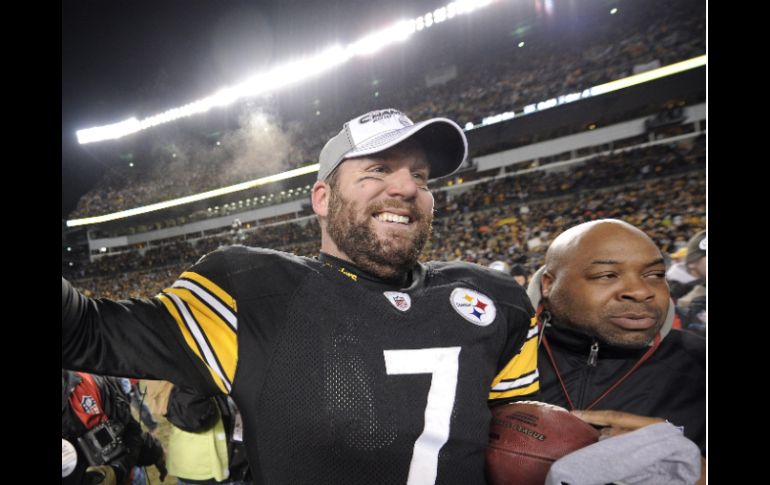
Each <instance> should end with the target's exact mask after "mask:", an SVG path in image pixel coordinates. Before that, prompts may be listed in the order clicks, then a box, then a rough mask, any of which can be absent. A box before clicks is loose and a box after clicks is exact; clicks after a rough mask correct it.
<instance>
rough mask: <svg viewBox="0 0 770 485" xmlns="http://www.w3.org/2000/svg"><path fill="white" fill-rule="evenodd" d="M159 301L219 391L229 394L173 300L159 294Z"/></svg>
mask: <svg viewBox="0 0 770 485" xmlns="http://www.w3.org/2000/svg"><path fill="white" fill-rule="evenodd" d="M158 299H160V301H161V302H163V305H164V306H165V307H166V310H167V311H168V312H169V314H170V315H171V316H172V317H173V318H174V320H176V324H177V325H178V326H179V330H180V331H181V332H182V336H183V337H184V340H185V342H186V343H187V346H188V347H190V349H191V350H192V351H193V352H194V353H195V355H197V356H198V358H199V359H200V360H201V362H203V363H204V364H205V365H206V368H207V369H208V370H209V373H210V374H211V378H212V379H213V380H214V383H215V384H216V385H217V387H219V389H220V390H221V391H222V392H223V393H225V394H227V389H226V388H225V384H224V383H223V382H222V379H220V378H219V376H218V375H217V373H216V372H214V370H213V369H212V368H211V367H210V366H209V365H208V364H207V363H206V360H205V359H204V358H203V356H202V355H201V353H200V350H199V349H198V345H197V344H196V343H195V339H194V338H193V336H192V335H191V334H190V331H189V330H188V329H187V326H186V325H185V324H184V321H183V320H182V316H181V315H179V312H178V311H177V309H176V306H175V305H174V303H173V302H172V301H171V299H170V298H169V297H168V296H166V295H164V294H162V293H161V294H159V295H158Z"/></svg>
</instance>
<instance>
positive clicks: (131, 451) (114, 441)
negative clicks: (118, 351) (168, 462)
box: [62, 369, 166, 485]
mask: <svg viewBox="0 0 770 485" xmlns="http://www.w3.org/2000/svg"><path fill="white" fill-rule="evenodd" d="M119 386H120V384H119V383H118V382H117V381H116V380H115V379H114V378H110V377H102V376H96V375H92V374H87V373H85V372H72V371H68V370H63V369H62V439H63V440H67V442H68V443H69V444H70V445H71V446H73V447H74V449H75V451H76V453H77V455H76V456H77V460H76V463H73V464H70V465H69V466H67V467H66V469H65V463H64V461H63V462H62V484H65V483H66V484H72V485H75V484H77V485H81V484H89V485H90V484H104V485H107V484H123V483H130V478H131V469H132V468H133V467H134V466H146V465H155V466H157V467H158V470H159V471H160V473H161V475H160V476H161V481H163V478H165V475H166V471H165V463H164V454H163V447H162V446H161V444H160V442H158V440H157V439H155V438H154V437H153V436H152V435H150V434H148V433H146V432H144V431H142V428H141V426H140V425H139V423H138V422H137V421H136V419H134V417H133V416H132V415H131V408H130V405H129V403H128V401H127V400H126V398H125V396H124V395H123V393H122V391H121V390H120V387H119ZM67 447H68V449H70V448H69V446H68V445H67ZM64 449H65V445H64V444H63V445H62V450H63V451H62V455H63V458H64ZM65 474H66V476H64V475H65Z"/></svg>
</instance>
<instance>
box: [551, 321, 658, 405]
mask: <svg viewBox="0 0 770 485" xmlns="http://www.w3.org/2000/svg"><path fill="white" fill-rule="evenodd" d="M544 330H545V328H544V326H543V328H541V330H540V331H541V332H542V342H543V345H544V346H545V352H546V353H547V354H548V359H549V360H550V361H551V365H552V366H553V370H554V372H555V373H556V377H557V378H558V379H559V384H561V390H562V391H564V396H565V397H566V398H567V403H569V407H570V410H571V411H574V410H575V405H574V404H573V403H572V399H571V398H570V397H569V392H568V391H567V386H566V385H565V384H564V379H562V377H561V373H560V372H559V368H558V367H557V366H556V359H554V357H553V352H551V346H550V345H549V344H548V340H547V339H546V337H545V332H544ZM660 340H661V338H660V332H658V334H657V335H655V340H653V343H652V345H651V346H650V348H649V349H647V352H645V353H644V355H642V357H641V358H639V360H638V361H637V362H636V364H634V366H633V367H631V369H630V370H629V371H628V372H626V373H625V374H624V375H623V377H621V378H620V379H618V380H617V381H615V383H614V384H613V385H611V386H610V387H609V389H607V390H606V391H604V392H603V393H602V395H601V396H599V397H597V398H596V399H594V400H593V402H592V403H591V404H589V405H588V406H586V407H585V408H584V409H585V410H586V411H587V410H589V409H591V408H592V407H594V406H595V405H596V404H597V403H598V402H599V401H601V400H602V399H604V398H605V397H607V395H608V394H609V393H611V392H612V391H613V390H614V389H615V388H616V387H618V386H619V385H620V383H621V382H623V381H625V380H626V378H627V377H628V376H630V375H631V374H632V373H633V372H634V371H635V370H636V369H638V368H639V366H640V365H642V363H644V361H645V360H647V359H649V358H650V356H651V355H652V353H653V352H655V350H657V348H658V346H660Z"/></svg>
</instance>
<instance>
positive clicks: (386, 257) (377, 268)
mask: <svg viewBox="0 0 770 485" xmlns="http://www.w3.org/2000/svg"><path fill="white" fill-rule="evenodd" d="M388 207H391V208H398V209H406V210H408V211H409V221H410V223H411V224H415V225H416V231H414V232H413V233H411V234H405V233H402V231H398V232H394V234H393V235H391V237H389V238H388V239H386V240H381V239H380V236H378V235H377V232H376V231H375V229H374V227H373V225H374V224H375V223H376V222H375V221H374V218H373V217H372V214H376V213H379V212H382V211H383V210H384V209H386V208H388ZM356 217H357V215H356V211H355V208H354V206H353V204H352V203H351V202H350V201H348V200H346V199H345V198H344V197H343V196H342V195H341V194H339V193H338V192H337V191H336V190H335V189H332V190H331V194H330V196H329V216H328V221H327V226H328V231H329V237H331V239H332V241H334V243H335V244H336V245H337V248H338V249H339V250H340V251H342V252H343V253H345V254H346V255H347V256H348V257H349V258H350V260H351V261H352V262H353V263H355V264H356V266H358V267H359V268H360V269H362V270H364V271H366V272H368V273H371V274H373V275H375V276H379V277H380V278H384V279H396V278H399V277H401V276H403V275H404V274H405V273H406V272H407V271H409V270H410V269H412V267H413V266H414V264H415V263H416V262H417V258H418V257H419V256H420V252H422V248H423V247H425V243H427V242H428V238H429V237H430V234H431V231H432V226H431V222H432V221H433V214H432V213H427V214H423V213H421V212H420V211H419V209H418V208H417V207H416V206H415V205H414V204H411V203H407V202H401V201H398V200H393V199H389V200H386V201H384V202H376V203H372V204H370V205H369V206H367V207H366V210H364V212H363V215H362V217H364V220H363V221H359V220H357V219H356Z"/></svg>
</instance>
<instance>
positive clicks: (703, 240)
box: [698, 237, 706, 251]
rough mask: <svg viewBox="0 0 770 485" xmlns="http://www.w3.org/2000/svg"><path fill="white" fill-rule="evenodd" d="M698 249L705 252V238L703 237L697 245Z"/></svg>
mask: <svg viewBox="0 0 770 485" xmlns="http://www.w3.org/2000/svg"><path fill="white" fill-rule="evenodd" d="M698 248H699V249H700V250H702V251H705V250H706V238H705V237H704V238H703V239H701V241H700V242H699V243H698Z"/></svg>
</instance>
